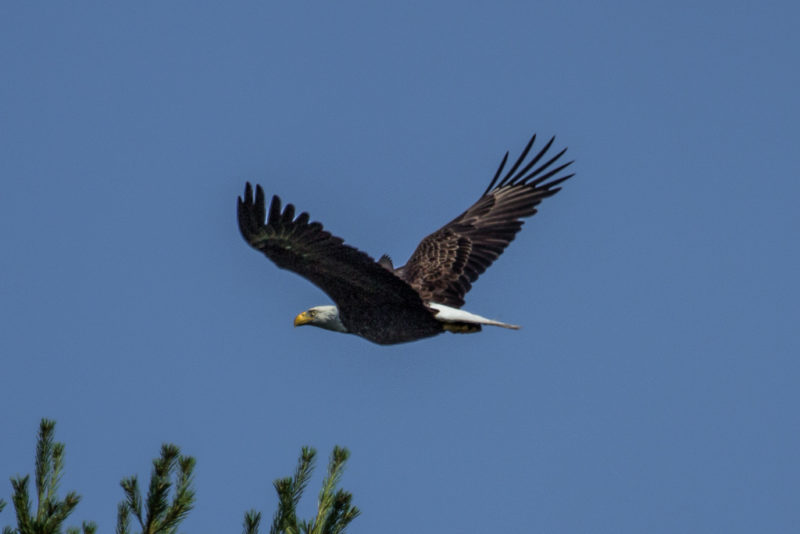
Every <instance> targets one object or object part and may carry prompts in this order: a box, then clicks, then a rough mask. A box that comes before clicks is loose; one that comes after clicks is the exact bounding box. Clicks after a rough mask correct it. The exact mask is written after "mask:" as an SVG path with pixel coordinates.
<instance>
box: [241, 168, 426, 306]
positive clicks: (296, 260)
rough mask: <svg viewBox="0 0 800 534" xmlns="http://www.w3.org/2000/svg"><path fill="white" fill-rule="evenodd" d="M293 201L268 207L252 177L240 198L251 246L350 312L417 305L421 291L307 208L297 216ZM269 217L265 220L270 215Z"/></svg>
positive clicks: (277, 200)
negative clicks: (338, 234)
mask: <svg viewBox="0 0 800 534" xmlns="http://www.w3.org/2000/svg"><path fill="white" fill-rule="evenodd" d="M294 212H295V210H294V206H293V205H291V204H287V205H286V208H285V209H284V210H283V212H281V200H280V198H278V197H277V196H273V197H272V203H271V204H270V207H269V214H267V212H266V205H265V202H264V191H263V189H261V186H260V185H257V186H256V192H255V197H253V189H252V187H251V186H250V184H249V183H248V184H247V185H246V186H245V191H244V199H242V198H241V197H239V199H238V209H237V213H238V217H239V230H240V231H241V232H242V236H243V237H244V239H245V241H247V242H248V243H249V244H250V246H252V247H253V248H255V249H256V250H260V251H261V252H263V253H264V254H265V255H266V256H267V257H268V258H269V259H271V260H272V261H274V262H275V264H276V265H278V267H280V268H282V269H288V270H290V271H294V272H295V273H297V274H299V275H300V276H302V277H304V278H306V279H307V280H309V281H310V282H312V283H313V284H314V285H316V286H317V287H319V288H320V289H322V290H323V291H324V292H325V293H327V294H328V296H329V297H330V298H331V299H333V301H334V302H335V303H336V304H337V306H338V307H339V311H340V313H341V315H342V316H343V318H344V316H346V315H347V312H348V308H349V307H361V306H364V305H367V306H382V305H409V306H413V305H416V306H418V307H419V308H420V309H423V304H422V301H421V300H420V298H419V295H418V294H417V292H416V291H414V290H413V289H412V288H411V287H410V286H409V285H408V284H407V283H405V282H404V281H403V280H401V279H400V278H398V277H397V276H395V275H394V274H392V272H390V271H388V270H387V269H385V268H383V267H381V266H380V265H379V264H378V263H376V262H375V261H374V260H373V259H372V258H370V257H369V256H368V255H367V254H365V253H363V252H361V251H360V250H357V249H355V248H353V247H351V246H349V245H345V244H344V241H343V240H342V239H341V238H339V237H336V236H334V235H331V233H330V232H327V231H325V230H324V229H323V228H322V224H320V223H318V222H309V215H308V213H305V212H303V213H301V214H300V215H298V216H297V218H295V216H294ZM265 218H266V221H265Z"/></svg>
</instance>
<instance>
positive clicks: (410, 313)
mask: <svg viewBox="0 0 800 534" xmlns="http://www.w3.org/2000/svg"><path fill="white" fill-rule="evenodd" d="M554 140H555V138H552V139H550V141H548V142H547V143H546V144H545V145H544V147H542V148H541V149H540V150H539V151H538V152H536V154H535V155H534V156H533V157H532V158H531V159H530V160H529V161H526V160H527V158H528V154H529V153H530V151H531V148H532V147H533V145H534V142H535V141H536V135H534V136H533V137H532V138H531V140H530V141H529V142H528V144H527V145H526V146H525V149H524V150H523V151H522V153H521V155H520V156H519V158H517V160H516V162H515V163H514V164H513V165H512V166H511V168H510V169H509V170H508V172H507V173H505V174H504V175H502V174H503V169H504V168H505V166H506V163H508V152H506V154H505V156H504V157H503V160H502V161H501V162H500V166H499V167H498V169H497V172H495V175H494V178H492V181H491V182H490V183H489V187H487V188H486V191H484V193H483V195H481V197H480V198H479V199H478V200H477V202H475V204H473V205H472V206H470V207H469V208H468V209H467V210H466V211H465V212H464V213H462V214H461V215H459V216H458V217H456V218H455V219H453V220H452V221H450V222H449V223H447V224H445V225H444V226H443V227H441V228H439V229H438V230H436V231H435V232H433V233H432V234H430V235H429V236H427V237H426V238H425V239H423V240H422V241H421V242H420V244H419V245H418V246H417V249H416V250H415V251H414V253H413V254H412V255H411V258H410V259H409V260H408V262H407V263H406V264H405V265H403V266H402V267H398V268H395V267H394V266H393V265H392V261H391V259H389V257H388V256H386V255H384V256H382V257H381V258H380V259H379V260H378V261H375V260H374V259H373V258H371V257H370V256H369V255H367V254H366V253H364V252H361V251H360V250H358V249H356V248H354V247H352V246H350V245H346V244H344V240H342V239H341V238H339V237H336V236H334V235H332V234H331V233H330V232H328V231H326V230H325V229H323V227H322V224H320V223H318V222H311V218H310V216H309V215H308V213H306V212H303V213H301V214H300V215H298V216H297V217H295V208H294V206H293V205H292V204H287V205H286V207H285V208H283V209H282V208H281V200H280V198H278V197H277V196H273V197H272V201H271V202H270V206H269V211H267V209H266V202H265V197H264V190H263V189H262V188H261V186H260V185H257V186H256V188H255V195H254V194H253V188H252V186H251V185H250V183H247V184H246V186H245V190H244V198H242V197H239V199H238V206H237V208H238V209H237V212H238V219H239V230H240V231H241V233H242V236H243V237H244V239H245V241H247V243H248V244H249V245H250V246H251V247H253V248H254V249H256V250H258V251H260V252H263V253H264V254H265V255H266V256H267V257H268V258H269V259H271V260H272V261H273V262H275V264H276V265H277V266H278V267H280V268H282V269H288V270H290V271H293V272H295V273H297V274H299V275H300V276H302V277H303V278H306V279H307V280H309V281H310V282H311V283H313V284H314V285H316V286H317V287H319V288H320V289H322V291H324V292H325V293H326V294H327V295H328V296H329V297H330V298H331V299H332V300H333V302H334V303H335V305H324V306H315V307H313V308H310V309H308V310H306V311H304V312H302V313H301V314H299V315H298V316H297V317H296V318H295V320H294V325H295V326H301V325H312V326H317V327H320V328H325V329H327V330H333V331H335V332H343V333H350V334H355V335H358V336H361V337H363V338H365V339H368V340H369V341H372V342H374V343H378V344H381V345H392V344H395V343H405V342H408V341H415V340H418V339H422V338H426V337H431V336H435V335H437V334H441V333H443V332H453V333H472V332H479V331H480V330H481V326H482V325H487V326H499V327H503V328H511V329H518V328H519V327H518V326H515V325H512V324H507V323H503V322H500V321H495V320H492V319H487V318H486V317H481V316H480V315H476V314H473V313H470V312H467V311H465V310H462V309H460V308H461V307H462V306H463V305H464V295H465V294H466V293H467V291H469V290H470V288H471V287H472V283H473V282H475V280H477V279H478V277H479V276H480V275H481V273H483V272H484V271H485V270H486V269H487V268H488V267H489V266H490V265H491V264H492V262H493V261H494V260H496V259H497V258H498V257H499V256H500V254H502V253H503V251H504V250H505V248H506V247H507V246H508V244H509V243H511V241H513V240H514V237H515V236H516V234H517V232H519V230H520V229H521V228H522V224H523V222H524V221H523V219H524V218H525V217H530V216H531V215H533V214H535V213H536V211H537V207H538V205H539V203H540V202H541V201H542V199H544V198H547V197H549V196H552V195H554V194H556V193H557V192H558V191H560V190H561V188H560V187H558V186H559V185H560V184H561V183H562V182H564V181H565V180H567V179H569V178H571V177H572V176H573V175H574V174H564V172H563V171H564V169H566V168H567V167H568V166H569V165H571V164H572V161H569V162H566V163H561V162H559V160H560V159H561V157H562V156H563V155H564V153H565V152H566V150H567V149H566V148H565V149H563V150H561V151H560V152H558V153H557V154H555V155H553V156H550V157H548V156H547V153H548V151H549V150H550V148H551V146H552V145H553V142H554ZM501 175H502V177H501Z"/></svg>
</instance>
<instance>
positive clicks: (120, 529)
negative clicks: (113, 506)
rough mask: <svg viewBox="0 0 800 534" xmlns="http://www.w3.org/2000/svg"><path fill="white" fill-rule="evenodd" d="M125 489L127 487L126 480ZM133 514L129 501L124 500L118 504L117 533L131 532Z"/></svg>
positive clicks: (127, 533) (125, 533) (128, 533)
mask: <svg viewBox="0 0 800 534" xmlns="http://www.w3.org/2000/svg"><path fill="white" fill-rule="evenodd" d="M122 482H123V485H122V487H123V490H124V488H125V485H124V482H125V481H124V480H123V481H122ZM130 526H131V514H130V505H129V503H128V502H127V501H123V502H121V503H119V504H118V505H117V529H116V534H130Z"/></svg>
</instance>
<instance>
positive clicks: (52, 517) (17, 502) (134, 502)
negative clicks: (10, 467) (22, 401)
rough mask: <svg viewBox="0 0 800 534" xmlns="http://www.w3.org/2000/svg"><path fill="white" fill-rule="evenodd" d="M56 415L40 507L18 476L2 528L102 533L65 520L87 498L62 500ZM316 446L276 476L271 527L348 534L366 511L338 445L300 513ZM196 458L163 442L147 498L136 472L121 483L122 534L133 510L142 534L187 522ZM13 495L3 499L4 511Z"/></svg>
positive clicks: (45, 432)
mask: <svg viewBox="0 0 800 534" xmlns="http://www.w3.org/2000/svg"><path fill="white" fill-rule="evenodd" d="M54 436H55V422H54V421H50V420H47V419H42V421H41V424H40V427H39V436H38V439H37V442H36V473H35V485H36V498H37V505H36V509H35V510H34V509H33V507H32V504H31V498H30V495H29V492H28V483H29V481H30V477H29V476H28V475H26V476H24V477H14V478H12V479H11V486H12V489H13V495H12V498H11V502H12V504H13V505H14V509H15V510H16V516H17V527H16V528H12V527H10V526H7V527H5V528H3V532H2V534H62V532H66V534H95V533H96V530H97V525H95V523H92V522H83V523H82V525H81V528H80V529H79V528H77V527H69V528H66V530H64V528H63V524H64V522H65V521H66V519H67V517H68V516H69V515H70V514H71V513H72V511H73V510H74V509H75V507H76V506H77V505H78V503H79V502H80V499H81V498H80V495H78V494H77V493H75V492H74V491H71V492H69V493H67V494H66V495H65V496H64V499H63V500H59V498H58V495H57V492H58V485H59V482H60V481H61V476H62V474H63V470H64V444H63V443H58V442H56V441H55V440H54ZM316 454H317V453H316V451H315V450H314V449H312V448H311V447H303V449H302V450H301V453H300V459H299V460H298V462H297V467H296V468H295V471H294V475H293V476H290V477H286V478H279V479H277V480H276V481H275V482H274V486H275V490H276V491H277V493H278V509H277V511H276V512H275V515H274V516H273V518H272V525H271V526H270V534H344V532H345V531H346V528H347V526H348V525H349V524H350V522H351V521H353V519H355V518H356V517H358V515H359V513H360V511H359V510H358V508H356V507H355V506H353V504H352V500H353V496H352V495H351V494H350V493H349V492H346V491H344V490H341V489H337V486H338V484H339V481H340V480H341V478H342V473H343V472H344V466H345V463H346V462H347V459H348V457H349V456H350V453H349V452H348V451H347V449H345V448H342V447H338V446H337V447H334V448H333V454H331V457H330V461H329V463H328V471H327V474H326V475H325V479H324V480H323V481H322V489H321V490H320V493H319V502H318V509H317V514H316V516H315V517H314V518H312V519H310V520H308V521H302V520H298V519H297V505H298V504H299V502H300V498H301V497H302V495H303V491H304V490H305V489H306V486H307V485H308V480H309V478H311V472H312V471H313V469H314V458H315V457H316ZM194 467H195V460H194V458H192V457H191V456H181V454H180V449H179V448H178V447H177V446H175V445H171V444H164V445H162V446H161V456H160V457H159V458H156V459H155V460H153V471H152V474H151V476H150V484H149V485H148V489H147V496H146V497H145V498H144V499H143V498H142V493H141V491H140V489H139V482H138V479H137V478H136V476H131V477H128V478H126V479H123V480H122V482H120V485H121V486H122V490H123V492H124V494H125V499H124V500H123V501H122V502H120V503H119V505H118V506H117V527H116V534H132V532H131V516H133V517H134V518H136V521H137V522H138V523H139V527H140V528H141V531H140V532H139V533H138V534H176V533H177V531H178V526H179V525H180V523H181V521H183V520H184V519H185V518H186V515H187V514H188V513H189V512H190V511H191V510H192V507H193V506H194V501H195V490H194V488H193V487H192V484H193V479H192V473H193V471H194ZM5 506H6V502H5V501H3V500H2V499H0V512H2V510H3V508H5ZM260 524H261V512H257V511H256V510H250V511H249V512H246V513H245V516H244V523H243V525H242V533H243V534H258V529H259V526H260Z"/></svg>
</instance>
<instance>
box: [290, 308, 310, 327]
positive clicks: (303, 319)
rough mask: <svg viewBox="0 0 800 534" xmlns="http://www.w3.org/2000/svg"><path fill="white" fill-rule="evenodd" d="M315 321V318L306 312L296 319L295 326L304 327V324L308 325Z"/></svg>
mask: <svg viewBox="0 0 800 534" xmlns="http://www.w3.org/2000/svg"><path fill="white" fill-rule="evenodd" d="M311 321H313V317H311V314H310V313H308V312H307V311H304V312H303V313H301V314H300V315H298V316H297V317H295V318H294V325H295V326H303V325H304V324H308V323H310V322H311Z"/></svg>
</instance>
